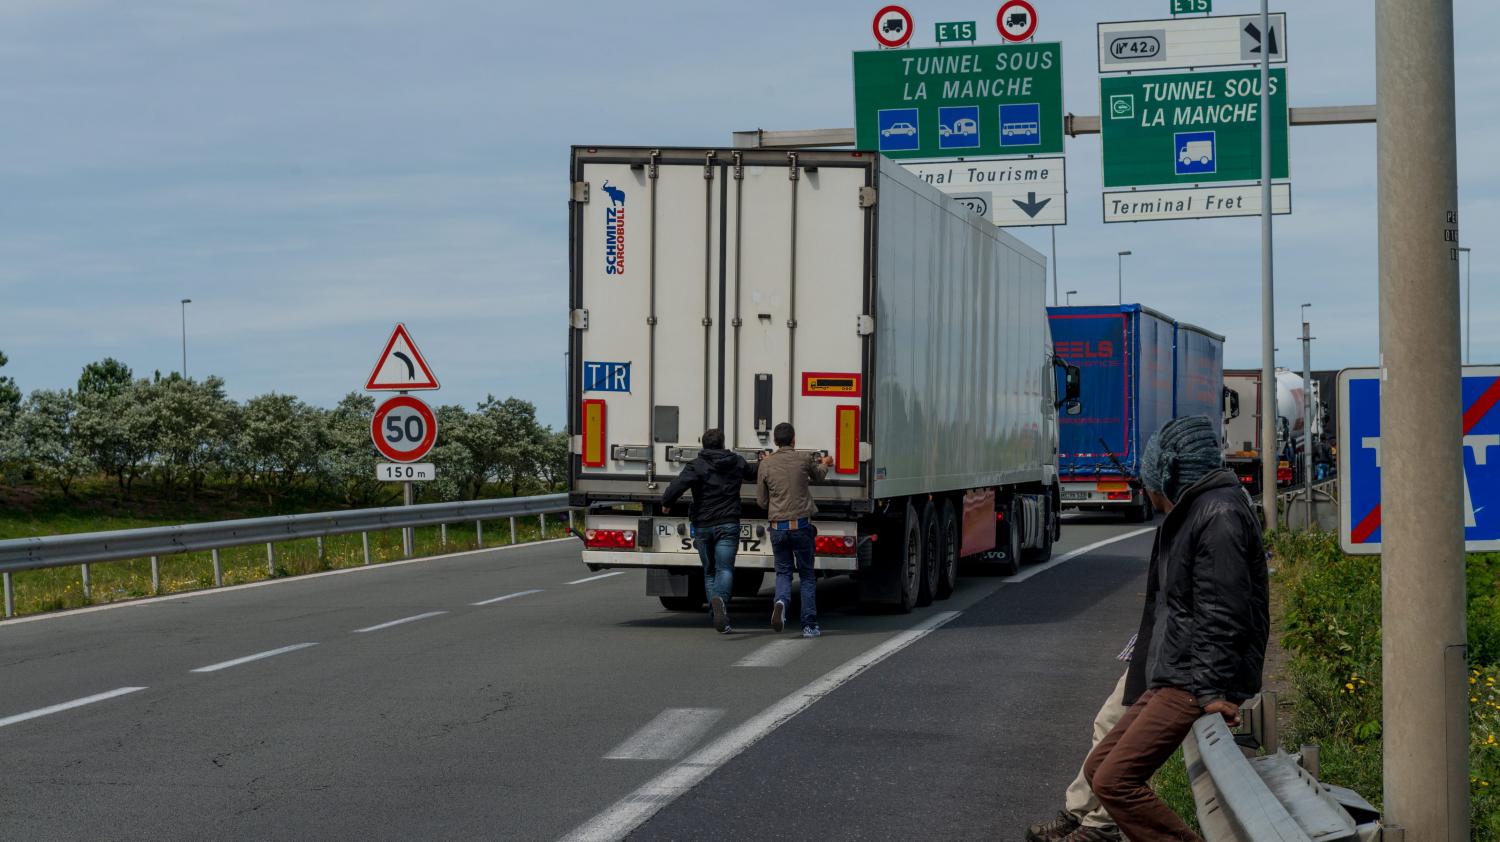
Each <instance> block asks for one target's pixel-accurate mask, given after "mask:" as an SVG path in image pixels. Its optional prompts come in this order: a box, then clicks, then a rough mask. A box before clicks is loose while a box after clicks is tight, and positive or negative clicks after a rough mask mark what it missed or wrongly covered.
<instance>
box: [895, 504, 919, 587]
mask: <svg viewBox="0 0 1500 842" xmlns="http://www.w3.org/2000/svg"><path fill="white" fill-rule="evenodd" d="M892 572H893V573H894V575H895V576H896V580H897V581H896V593H897V596H896V610H897V611H899V612H901V613H902V614H910V613H911V610H912V609H913V608H915V607H916V605H917V592H918V591H919V590H920V589H921V587H922V520H921V518H919V517H917V509H916V507H915V506H913V505H912V504H911V503H907V504H906V518H905V521H904V523H902V525H901V552H900V555H899V556H898V557H897V565H896V567H895V569H894V570H893V571H892Z"/></svg>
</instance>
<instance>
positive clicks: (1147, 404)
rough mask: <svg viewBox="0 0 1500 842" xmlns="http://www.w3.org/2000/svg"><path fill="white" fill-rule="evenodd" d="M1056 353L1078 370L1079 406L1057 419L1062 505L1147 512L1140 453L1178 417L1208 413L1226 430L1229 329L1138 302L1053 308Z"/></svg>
mask: <svg viewBox="0 0 1500 842" xmlns="http://www.w3.org/2000/svg"><path fill="white" fill-rule="evenodd" d="M1047 316H1048V320H1049V322H1050V323H1051V326H1052V343H1053V353H1055V354H1056V355H1057V357H1058V358H1059V359H1060V360H1063V361H1065V362H1067V363H1068V364H1070V365H1075V366H1078V367H1079V369H1080V370H1081V373H1082V383H1081V387H1080V388H1081V391H1080V396H1079V400H1080V402H1081V403H1082V412H1080V413H1079V414H1077V415H1068V416H1064V417H1062V418H1060V419H1059V424H1060V430H1059V435H1058V461H1057V470H1058V480H1059V484H1058V488H1059V491H1060V492H1061V496H1062V506H1063V508H1065V509H1075V510H1080V509H1081V510H1089V511H1118V512H1123V513H1124V514H1125V515H1126V517H1127V518H1128V519H1130V520H1132V521H1138V522H1139V521H1145V520H1149V519H1150V518H1151V502H1150V500H1148V499H1147V498H1146V495H1145V493H1144V492H1143V491H1142V490H1141V489H1140V487H1139V483H1138V482H1135V480H1138V479H1139V478H1140V464H1141V462H1140V460H1141V451H1142V450H1143V449H1144V448H1145V446H1146V441H1147V440H1148V439H1149V438H1150V437H1151V435H1152V434H1153V433H1155V432H1156V431H1157V430H1159V429H1161V428H1162V425H1164V424H1166V423H1167V422H1168V421H1170V420H1172V419H1173V418H1180V417H1183V416H1188V415H1207V416H1208V417H1209V418H1210V419H1212V420H1213V422H1214V424H1215V427H1216V429H1217V431H1218V433H1219V435H1220V437H1221V438H1222V435H1223V390H1224V337H1222V336H1220V335H1218V334H1216V333H1212V332H1210V331H1207V330H1204V329H1203V328H1200V327H1196V326H1194V325H1189V324H1183V323H1180V322H1178V321H1176V320H1175V319H1173V318H1172V317H1171V316H1167V315H1165V314H1163V313H1160V312H1158V311H1156V310H1152V309H1151V308H1149V307H1145V306H1142V305H1140V304H1123V305H1119V306H1107V307H1050V308H1048V310H1047Z"/></svg>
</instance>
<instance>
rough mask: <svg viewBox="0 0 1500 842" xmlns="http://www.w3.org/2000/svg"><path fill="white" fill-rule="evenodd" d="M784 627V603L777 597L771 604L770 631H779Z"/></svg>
mask: <svg viewBox="0 0 1500 842" xmlns="http://www.w3.org/2000/svg"><path fill="white" fill-rule="evenodd" d="M784 628H786V603H785V602H782V601H781V600H779V599H778V600H776V604H775V605H773V606H771V631H773V632H779V631H781V630H782V629H784Z"/></svg>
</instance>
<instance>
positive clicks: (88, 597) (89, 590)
mask: <svg viewBox="0 0 1500 842" xmlns="http://www.w3.org/2000/svg"><path fill="white" fill-rule="evenodd" d="M78 567H79V569H80V570H82V571H83V601H84V602H93V601H94V583H93V582H91V581H89V566H88V565H87V564H80V565H78Z"/></svg>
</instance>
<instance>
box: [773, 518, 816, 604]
mask: <svg viewBox="0 0 1500 842" xmlns="http://www.w3.org/2000/svg"><path fill="white" fill-rule="evenodd" d="M817 535H818V528H817V527H815V526H804V527H802V528H800V529H772V530H771V554H772V555H773V556H774V557H775V559H776V599H777V601H779V602H782V603H785V604H786V605H788V606H790V605H791V602H792V567H793V566H794V565H795V566H796V568H797V578H798V579H800V580H801V582H802V626H803V627H804V628H806V627H807V626H816V625H817V624H818V580H817V579H816V578H815V577H814V575H813V547H814V546H815V545H816V542H815V540H814V539H815V538H817Z"/></svg>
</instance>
